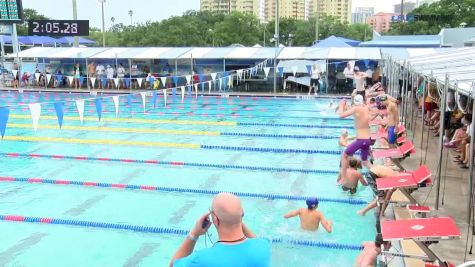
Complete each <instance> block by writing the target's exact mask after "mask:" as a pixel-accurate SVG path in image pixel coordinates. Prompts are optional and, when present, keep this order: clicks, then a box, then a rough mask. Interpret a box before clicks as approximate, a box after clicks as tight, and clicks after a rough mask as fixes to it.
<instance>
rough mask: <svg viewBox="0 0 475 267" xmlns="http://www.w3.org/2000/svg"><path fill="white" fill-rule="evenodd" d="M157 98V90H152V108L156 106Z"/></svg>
mask: <svg viewBox="0 0 475 267" xmlns="http://www.w3.org/2000/svg"><path fill="white" fill-rule="evenodd" d="M157 98H158V92H157V91H153V92H152V105H153V108H155V107H156V106H157Z"/></svg>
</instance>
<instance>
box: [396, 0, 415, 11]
mask: <svg viewBox="0 0 475 267" xmlns="http://www.w3.org/2000/svg"><path fill="white" fill-rule="evenodd" d="M415 8H416V3H415V2H406V1H404V5H403V9H404V10H403V11H404V12H402V13H403V14H408V13H410V12H411V11H412V10H414V9H415ZM394 13H396V14H401V4H395V5H394Z"/></svg>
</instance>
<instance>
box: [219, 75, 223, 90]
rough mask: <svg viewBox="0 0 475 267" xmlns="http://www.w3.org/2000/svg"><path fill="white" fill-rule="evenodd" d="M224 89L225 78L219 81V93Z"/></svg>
mask: <svg viewBox="0 0 475 267" xmlns="http://www.w3.org/2000/svg"><path fill="white" fill-rule="evenodd" d="M222 88H223V78H220V79H219V91H221V89H222Z"/></svg>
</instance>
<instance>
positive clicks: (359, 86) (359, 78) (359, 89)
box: [353, 66, 368, 101]
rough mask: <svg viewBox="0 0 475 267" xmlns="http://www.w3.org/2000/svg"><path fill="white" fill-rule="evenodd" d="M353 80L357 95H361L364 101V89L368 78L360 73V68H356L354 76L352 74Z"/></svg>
mask: <svg viewBox="0 0 475 267" xmlns="http://www.w3.org/2000/svg"><path fill="white" fill-rule="evenodd" d="M353 77H354V80H355V82H356V93H357V94H358V95H361V96H362V97H363V101H365V100H366V90H365V87H364V84H365V81H366V78H367V77H368V76H367V75H366V73H364V72H362V71H360V68H358V66H356V67H355V68H354V74H353Z"/></svg>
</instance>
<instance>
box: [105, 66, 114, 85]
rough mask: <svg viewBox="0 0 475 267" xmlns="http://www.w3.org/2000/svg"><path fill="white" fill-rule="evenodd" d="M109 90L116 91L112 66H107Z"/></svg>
mask: <svg viewBox="0 0 475 267" xmlns="http://www.w3.org/2000/svg"><path fill="white" fill-rule="evenodd" d="M106 74H107V89H111V88H112V89H114V86H113V84H114V68H113V67H112V66H111V65H107V69H106Z"/></svg>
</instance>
